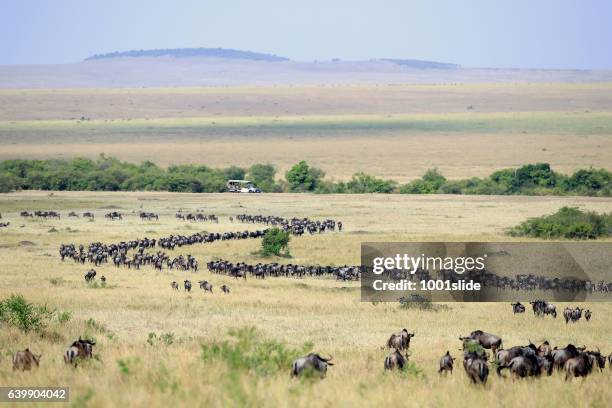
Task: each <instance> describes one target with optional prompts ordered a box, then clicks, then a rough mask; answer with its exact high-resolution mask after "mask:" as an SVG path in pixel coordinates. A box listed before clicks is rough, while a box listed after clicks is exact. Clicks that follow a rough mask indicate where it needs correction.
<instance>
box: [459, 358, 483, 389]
mask: <svg viewBox="0 0 612 408" xmlns="http://www.w3.org/2000/svg"><path fill="white" fill-rule="evenodd" d="M463 368H464V369H465V373H466V374H467V376H468V378H469V379H470V380H472V382H473V383H474V384H482V385H485V384H486V383H487V377H488V376H489V364H488V363H487V359H486V358H483V357H482V355H481V354H478V353H474V352H466V353H464V355H463Z"/></svg>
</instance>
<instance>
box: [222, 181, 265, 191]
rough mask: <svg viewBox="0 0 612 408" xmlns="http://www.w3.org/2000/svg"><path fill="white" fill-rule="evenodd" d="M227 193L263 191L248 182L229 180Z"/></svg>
mask: <svg viewBox="0 0 612 408" xmlns="http://www.w3.org/2000/svg"><path fill="white" fill-rule="evenodd" d="M227 191H229V192H230V193H261V190H260V189H258V188H257V187H255V185H254V184H253V182H251V181H248V180H228V181H227Z"/></svg>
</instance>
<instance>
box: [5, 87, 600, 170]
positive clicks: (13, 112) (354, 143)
mask: <svg viewBox="0 0 612 408" xmlns="http://www.w3.org/2000/svg"><path fill="white" fill-rule="evenodd" d="M611 90H612V85H611V84H610V83H592V84H531V85H530V84H520V85H519V84H469V85H397V86H295V87H287V86H285V87H260V88H257V87H237V88H214V87H213V88H143V89H78V90H77V89H58V90H7V89H5V90H0V143H1V147H2V148H1V149H0V160H2V159H7V158H58V157H59V158H61V157H64V158H68V157H74V156H84V157H92V158H95V157H97V156H98V155H99V154H100V153H101V152H104V153H106V154H107V155H112V156H115V157H118V158H120V159H123V160H128V161H134V162H140V161H143V160H151V161H154V162H156V163H158V164H160V165H163V166H166V165H170V164H182V163H202V164H207V165H210V166H213V167H225V166H230V165H238V166H245V167H246V166H249V165H251V164H253V163H265V162H268V163H272V164H274V165H276V166H277V168H278V169H279V176H281V177H282V175H284V173H285V171H286V170H287V169H288V168H290V167H291V166H292V165H294V164H295V163H297V162H298V161H299V160H307V161H308V162H309V163H311V164H313V165H315V166H318V167H320V168H322V169H323V170H324V171H326V173H327V175H328V177H329V178H331V179H335V180H346V179H348V178H350V177H351V175H352V174H354V173H356V172H358V171H365V172H368V173H371V174H374V175H376V176H380V177H385V178H392V179H394V180H397V181H400V182H404V181H407V180H411V179H414V178H417V177H419V176H421V175H422V174H423V173H424V172H425V171H426V170H427V169H428V168H432V167H438V168H439V169H440V170H441V171H442V173H443V174H444V175H445V176H447V177H448V178H451V179H457V178H467V177H472V176H480V177H482V176H486V175H488V174H490V173H491V172H493V171H495V170H498V169H500V168H503V167H512V166H520V165H522V164H526V163H533V162H548V163H550V164H551V165H552V166H553V167H554V168H555V169H556V170H559V171H562V172H566V173H569V172H572V171H574V170H575V169H577V168H581V167H582V168H585V167H589V166H594V167H608V166H609V163H612V139H611V138H610V135H611V134H612V114H611V112H612V97H611V95H612V92H611ZM81 118H86V119H87V120H84V121H81V120H80V119H81Z"/></svg>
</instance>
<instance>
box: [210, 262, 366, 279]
mask: <svg viewBox="0 0 612 408" xmlns="http://www.w3.org/2000/svg"><path fill="white" fill-rule="evenodd" d="M206 266H207V267H208V270H209V271H210V272H212V273H218V274H224V275H228V276H231V277H234V278H243V279H246V277H247V274H248V275H251V276H252V277H254V278H256V279H257V278H259V279H265V278H266V277H281V276H283V277H293V278H303V277H305V276H310V277H320V276H335V277H336V279H337V280H359V277H360V274H361V266H348V265H344V266H321V265H293V264H286V265H283V264H279V263H276V262H273V263H257V264H255V265H251V264H247V263H244V262H237V263H232V262H230V261H226V260H218V261H211V262H208V263H207V264H206Z"/></svg>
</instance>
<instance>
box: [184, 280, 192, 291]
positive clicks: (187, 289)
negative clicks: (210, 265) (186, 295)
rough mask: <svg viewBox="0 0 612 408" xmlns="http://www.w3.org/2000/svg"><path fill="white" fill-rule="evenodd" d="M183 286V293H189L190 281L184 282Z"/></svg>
mask: <svg viewBox="0 0 612 408" xmlns="http://www.w3.org/2000/svg"><path fill="white" fill-rule="evenodd" d="M184 285H185V292H191V281H190V280H186V281H185V282H184Z"/></svg>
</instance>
